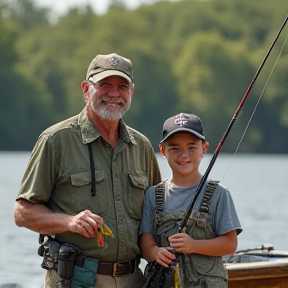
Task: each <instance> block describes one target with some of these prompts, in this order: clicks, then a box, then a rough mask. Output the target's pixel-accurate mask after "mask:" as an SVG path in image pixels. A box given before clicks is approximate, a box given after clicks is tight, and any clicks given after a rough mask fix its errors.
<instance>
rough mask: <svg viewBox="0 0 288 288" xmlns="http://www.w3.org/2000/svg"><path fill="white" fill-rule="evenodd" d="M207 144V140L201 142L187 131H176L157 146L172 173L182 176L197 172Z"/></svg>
mask: <svg viewBox="0 0 288 288" xmlns="http://www.w3.org/2000/svg"><path fill="white" fill-rule="evenodd" d="M208 146H209V144H208V142H203V141H202V140H201V139H199V138H198V137H196V136H194V135H193V134H191V133H189V132H177V133H175V134H172V135H171V136H170V137H169V138H168V139H167V140H166V141H165V142H164V143H162V144H160V145H159V148H160V151H161V154H162V155H163V156H164V157H166V158H167V161H168V164H169V166H170V167H171V169H172V171H173V173H174V174H175V173H177V174H181V175H183V176H184V175H191V174H193V173H194V172H196V173H197V172H198V167H199V164H200V162H201V160H202V158H203V156H204V154H205V153H206V151H207V149H208Z"/></svg>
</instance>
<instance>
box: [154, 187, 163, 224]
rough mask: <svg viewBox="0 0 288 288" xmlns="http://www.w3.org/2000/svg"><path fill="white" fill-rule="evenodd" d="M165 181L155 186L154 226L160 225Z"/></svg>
mask: <svg viewBox="0 0 288 288" xmlns="http://www.w3.org/2000/svg"><path fill="white" fill-rule="evenodd" d="M164 195H165V181H162V182H160V183H159V184H157V185H156V187H155V211H156V228H158V227H159V226H160V225H161V214H162V213H163V211H164Z"/></svg>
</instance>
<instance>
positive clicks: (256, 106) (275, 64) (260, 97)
mask: <svg viewBox="0 0 288 288" xmlns="http://www.w3.org/2000/svg"><path fill="white" fill-rule="evenodd" d="M287 39H288V34H287V36H286V38H285V40H284V43H283V45H282V47H281V49H280V52H279V55H278V57H277V59H276V61H275V63H274V65H273V67H272V70H271V71H270V74H269V76H268V79H267V81H266V83H265V85H264V88H263V90H262V92H261V94H260V96H259V98H258V101H257V103H256V105H255V107H254V109H253V111H252V114H251V116H250V118H249V120H248V123H247V125H246V127H245V129H244V132H243V134H242V136H241V138H240V141H239V143H238V145H237V147H236V149H235V152H234V154H233V156H232V159H231V161H230V163H229V165H228V167H227V169H226V171H225V172H224V175H223V178H222V180H221V182H222V181H223V180H224V178H225V176H226V174H227V172H228V170H229V168H230V166H231V165H232V163H233V161H234V159H235V156H236V154H237V152H238V150H239V147H240V145H241V143H242V141H243V139H244V136H245V135H246V132H247V130H248V128H249V126H250V123H251V121H252V119H253V117H254V114H255V112H256V110H257V108H258V105H259V103H260V101H261V99H262V96H263V94H264V92H265V90H266V88H267V85H268V83H269V81H270V78H271V76H272V74H273V72H274V70H275V68H276V66H277V63H278V61H279V59H280V57H281V55H282V53H283V50H284V48H285V46H286V43H287Z"/></svg>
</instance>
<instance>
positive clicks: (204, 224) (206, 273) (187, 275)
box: [152, 180, 228, 288]
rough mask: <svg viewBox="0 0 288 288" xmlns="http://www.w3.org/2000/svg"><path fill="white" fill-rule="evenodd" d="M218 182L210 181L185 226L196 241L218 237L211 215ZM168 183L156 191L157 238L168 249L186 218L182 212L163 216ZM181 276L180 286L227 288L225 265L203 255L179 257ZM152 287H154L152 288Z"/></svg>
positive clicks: (160, 185)
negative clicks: (211, 204)
mask: <svg viewBox="0 0 288 288" xmlns="http://www.w3.org/2000/svg"><path fill="white" fill-rule="evenodd" d="M217 183H218V182H217V181H212V180H210V181H209V182H208V184H207V187H206V191H205V193H204V196H203V198H202V202H201V205H200V209H199V212H198V211H197V212H194V213H192V217H190V218H189V220H188V222H187V226H186V233H187V234H188V235H189V236H190V237H191V238H193V239H212V238H215V235H214V232H213V227H212V224H211V215H209V204H210V203H209V201H210V199H211V197H212V195H213V192H214V190H215V188H216V185H217ZM164 187H165V183H164V182H161V183H160V184H158V185H157V186H156V188H155V201H156V219H155V231H156V233H155V235H156V238H157V244H158V246H159V247H167V246H169V243H168V240H167V239H168V237H169V236H171V235H173V234H175V233H177V229H178V224H179V222H181V220H182V219H183V218H184V216H185V213H184V212H183V211H173V212H169V213H164V210H163V206H164V195H165V188H164ZM178 261H179V266H180V268H179V277H180V283H181V284H180V287H181V288H182V287H185V288H190V287H197V288H225V287H227V278H228V276H227V275H228V274H227V271H226V269H225V267H224V265H223V262H222V257H214V256H207V255H200V254H194V253H193V254H182V253H181V254H180V256H179V257H178ZM152 287H153V286H152Z"/></svg>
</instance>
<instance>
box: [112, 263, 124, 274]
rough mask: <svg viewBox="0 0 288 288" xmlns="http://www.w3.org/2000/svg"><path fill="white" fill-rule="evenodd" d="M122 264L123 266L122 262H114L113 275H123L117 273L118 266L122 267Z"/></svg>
mask: <svg viewBox="0 0 288 288" xmlns="http://www.w3.org/2000/svg"><path fill="white" fill-rule="evenodd" d="M121 266H123V264H120V263H113V274H112V275H113V277H117V276H121V274H120V275H117V268H118V267H121Z"/></svg>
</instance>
